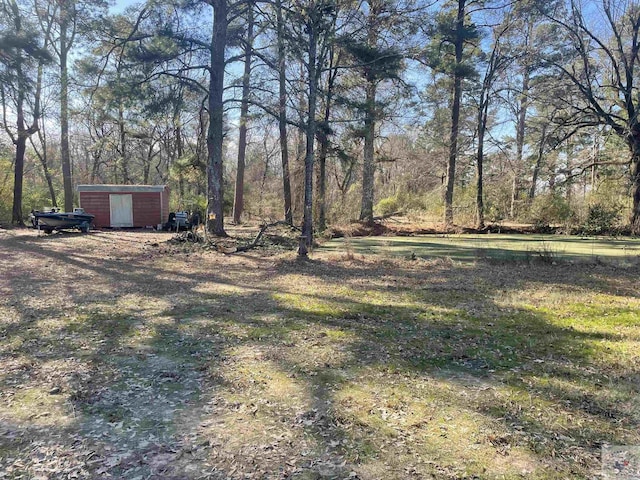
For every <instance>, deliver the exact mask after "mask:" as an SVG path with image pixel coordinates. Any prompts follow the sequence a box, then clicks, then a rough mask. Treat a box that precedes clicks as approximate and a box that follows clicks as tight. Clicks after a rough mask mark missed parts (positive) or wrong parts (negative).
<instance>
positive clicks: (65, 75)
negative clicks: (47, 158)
mask: <svg viewBox="0 0 640 480" xmlns="http://www.w3.org/2000/svg"><path fill="white" fill-rule="evenodd" d="M68 26H69V18H68V16H67V8H66V7H65V6H63V5H62V2H61V6H60V158H61V160H62V180H63V185H64V210H65V212H71V211H73V182H72V178H71V175H72V174H71V155H70V152H69V70H68V66H67V53H68V51H69V45H68V44H67V40H68V39H67V30H68Z"/></svg>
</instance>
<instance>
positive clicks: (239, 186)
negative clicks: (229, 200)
mask: <svg viewBox="0 0 640 480" xmlns="http://www.w3.org/2000/svg"><path fill="white" fill-rule="evenodd" d="M248 8H249V10H248V12H247V47H246V51H245V58H244V74H243V76H242V104H241V105H240V131H239V134H238V166H237V170H236V188H235V195H234V200H233V221H234V223H236V224H239V223H240V220H241V217H242V211H243V210H244V168H245V156H246V153H247V121H248V118H249V92H250V87H251V85H250V80H251V53H252V49H253V5H251V4H250V5H249V6H248Z"/></svg>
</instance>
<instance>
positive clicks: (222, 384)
mask: <svg viewBox="0 0 640 480" xmlns="http://www.w3.org/2000/svg"><path fill="white" fill-rule="evenodd" d="M170 238H171V237H170V236H168V235H163V234H152V233H146V232H96V233H95V234H91V235H88V236H82V235H72V234H68V235H65V234H62V235H54V236H50V237H39V236H37V235H35V234H34V233H33V232H25V231H14V232H9V233H6V232H5V233H3V236H2V237H0V260H2V261H3V265H4V267H3V269H6V270H5V271H3V272H2V273H3V275H1V276H0V291H1V292H3V295H2V297H1V300H0V357H1V360H2V363H3V367H4V368H3V371H2V373H0V382H1V387H0V478H11V479H17V478H43V479H44V478H47V479H58V478H60V479H62V478H64V479H69V478H79V479H80V478H98V477H99V478H125V479H132V480H137V479H161V478H162V479H199V478H211V479H227V478H228V479H245V478H260V479H262V478H265V479H266V478H273V479H284V478H300V479H310V478H313V479H324V478H326V479H342V478H356V479H357V478H362V479H365V478H366V479H374V478H398V479H402V478H472V477H473V476H474V475H480V476H482V475H484V476H487V477H488V478H492V477H498V476H501V475H511V476H514V475H515V476H528V475H530V474H531V473H536V474H537V475H538V476H540V477H542V478H545V477H546V476H548V477H549V478H552V477H553V476H554V475H556V473H557V472H558V471H559V472H563V473H562V475H563V476H565V477H573V476H575V477H576V478H578V477H580V476H582V475H586V473H585V472H588V471H591V470H592V469H593V468H594V467H595V465H597V461H598V453H599V450H598V449H599V447H600V445H602V444H603V443H606V442H609V443H611V442H618V443H620V442H628V443H633V442H638V441H640V439H639V438H638V436H637V430H636V429H634V425H637V423H638V419H636V418H634V416H633V413H632V411H633V404H634V403H633V400H634V399H635V398H636V396H637V392H636V391H634V390H633V389H632V388H631V386H630V385H631V383H632V382H627V381H621V383H620V388H618V389H617V390H616V391H615V392H613V393H614V394H615V395H617V397H616V400H617V402H616V401H612V399H611V394H609V393H606V392H603V393H601V394H598V395H590V396H587V395H586V394H584V395H583V397H581V399H576V398H574V397H575V394H574V393H573V391H574V390H576V389H577V388H578V386H579V387H580V388H582V389H586V388H587V387H585V386H584V383H585V382H588V381H591V380H593V379H594V378H595V379H596V380H597V381H598V382H600V383H601V384H604V382H605V381H606V380H607V378H609V376H611V374H612V371H613V370H615V374H616V375H618V378H622V377H623V376H624V375H626V374H627V373H629V372H631V371H632V369H633V368H634V365H637V356H635V355H634V354H631V355H626V356H624V355H623V356H621V357H620V358H618V359H617V360H616V362H613V361H612V356H613V355H615V354H616V352H618V351H617V350H614V352H612V354H611V355H610V354H609V353H607V350H606V348H611V347H607V346H604V347H603V348H602V349H600V343H598V342H599V340H597V338H596V339H595V340H594V341H593V342H592V341H591V340H590V339H588V338H587V339H585V340H579V341H578V340H575V339H574V338H573V337H574V336H575V335H576V333H575V332H568V331H567V330H566V329H564V327H561V328H558V327H557V326H554V325H553V322H551V321H550V320H548V319H543V318H542V315H540V314H535V315H534V314H532V313H531V311H530V310H529V309H528V308H522V306H521V302H522V301H523V299H524V298H527V297H531V295H529V294H528V293H527V292H528V291H532V290H531V289H533V288H535V284H536V282H537V278H540V277H543V278H545V285H546V287H545V288H548V289H553V288H554V287H553V286H552V285H553V284H557V285H558V289H559V290H560V291H563V292H565V293H567V292H568V293H569V294H571V292H574V291H575V292H578V291H579V293H580V295H591V297H592V298H596V297H597V295H601V294H602V292H603V291H605V290H606V286H607V285H609V284H608V283H607V282H608V281H609V279H611V283H610V285H615V290H616V291H622V289H628V290H632V289H633V286H632V285H633V284H632V282H633V280H632V279H633V278H634V275H635V274H636V272H633V271H625V272H620V271H610V270H607V268H605V267H600V268H599V270H598V271H597V272H596V273H597V276H598V281H599V282H600V284H601V286H599V287H597V288H595V287H592V286H591V285H590V284H589V282H588V280H586V278H588V277H589V276H590V275H591V274H592V272H590V271H586V270H585V269H582V268H578V267H575V268H573V267H572V271H569V272H568V271H566V270H563V271H559V269H551V268H550V267H549V266H540V267H536V268H539V269H540V271H538V272H535V274H531V273H525V272H524V270H523V269H524V268H525V267H523V266H520V265H515V266H513V267H512V268H507V267H504V266H495V265H494V266H489V267H487V268H485V267H482V268H478V267H477V266H476V267H467V266H462V265H456V264H454V263H452V262H447V261H432V262H424V261H413V262H404V261H392V260H389V259H375V260H370V259H354V258H351V257H349V258H340V257H336V256H329V257H321V256H319V257H318V259H317V260H313V261H311V262H309V263H299V262H297V261H295V260H294V259H293V258H292V257H291V256H290V255H287V254H281V255H274V254H273V252H271V253H270V254H269V255H268V256H265V255H263V253H261V252H259V251H258V252H252V254H247V255H243V256H240V255H238V256H231V257H230V256H223V255H221V254H218V253H216V252H215V251H208V250H206V249H202V248H199V247H198V246H195V245H193V246H192V245H188V244H187V245H182V244H180V245H176V244H173V243H171V242H168V241H167V240H170ZM5 260H6V262H5ZM526 268H528V266H526ZM496 269H497V271H496ZM578 283H580V284H581V285H580V286H578V285H577V284H578ZM549 285H551V286H549ZM602 285H604V286H602ZM611 288H613V287H611ZM500 289H505V290H508V295H499V296H498V297H499V298H494V295H495V292H496V291H498V290H500ZM4 294H6V295H4ZM612 301H613V302H616V303H618V304H632V305H633V306H637V298H636V299H635V300H634V299H633V298H631V299H629V298H624V297H619V296H618V297H615V298H613V300H612ZM539 302H541V308H549V305H548V301H547V304H545V303H544V302H545V300H544V299H540V300H539ZM630 302H631V303H630ZM634 302H635V303H634ZM551 306H552V307H558V306H557V305H551ZM570 317H571V316H570V315H568V318H570ZM559 318H560V317H559ZM561 318H565V317H564V316H563V317H561ZM522 321H525V322H528V326H529V329H531V332H529V333H527V332H521V331H519V330H521V329H520V327H519V325H520V322H522ZM516 332H517V334H516ZM496 336H497V337H496ZM509 336H511V337H514V338H516V341H513V339H511V340H509V338H511V337H509ZM536 339H538V340H536ZM539 339H542V340H539ZM518 342H523V343H518ZM527 342H528V343H527ZM559 342H560V343H564V344H566V345H565V346H564V347H563V349H562V348H561V349H560V350H558V346H557V345H558V343H559ZM527 345H528V346H527ZM594 345H596V347H597V348H598V349H597V351H596V350H593V349H594V348H596V347H594ZM585 346H588V347H589V348H590V349H591V350H590V351H589V352H585V351H584V347H585ZM569 347H571V348H569ZM614 347H616V348H618V347H617V346H616V345H614ZM586 365H588V367H587V366H586ZM569 372H574V373H569ZM545 378H547V379H551V380H554V381H548V380H545ZM563 378H564V379H566V380H565V383H566V382H569V383H568V386H567V385H564V384H562V385H564V386H562V388H560V386H559V385H561V383H559V382H558V381H555V379H563ZM554 382H555V383H554ZM598 382H596V383H594V385H597V384H598ZM568 387H572V388H573V390H572V389H571V388H568ZM572 402H573V403H572ZM625 405H627V407H625ZM616 408H617V410H616ZM556 411H557V412H558V413H559V414H560V415H558V414H556ZM482 472H485V473H484V474H483V473H482ZM554 472H556V473H554Z"/></svg>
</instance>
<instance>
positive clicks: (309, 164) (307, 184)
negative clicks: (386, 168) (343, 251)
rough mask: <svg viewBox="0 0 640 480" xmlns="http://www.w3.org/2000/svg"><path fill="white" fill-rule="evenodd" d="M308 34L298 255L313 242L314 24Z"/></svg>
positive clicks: (303, 254) (315, 45)
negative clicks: (306, 97)
mask: <svg viewBox="0 0 640 480" xmlns="http://www.w3.org/2000/svg"><path fill="white" fill-rule="evenodd" d="M308 35H309V57H308V61H309V64H308V65H307V71H308V75H309V110H308V111H309V113H308V117H307V125H306V132H305V133H306V137H307V142H306V151H305V157H304V215H303V220H302V235H301V238H300V246H299V248H298V256H300V257H306V256H307V253H308V252H309V249H310V248H311V245H312V244H313V163H314V152H313V147H314V141H315V135H316V97H317V88H318V83H317V82H318V79H317V75H316V56H317V44H316V31H315V25H312V24H311V22H309V24H308Z"/></svg>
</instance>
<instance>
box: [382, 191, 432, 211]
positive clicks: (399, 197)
mask: <svg viewBox="0 0 640 480" xmlns="http://www.w3.org/2000/svg"><path fill="white" fill-rule="evenodd" d="M424 209H425V197H424V195H421V194H418V193H411V192H408V191H406V190H400V191H399V192H398V193H396V194H395V195H392V196H390V197H386V198H383V199H381V200H380V201H379V202H378V203H377V204H376V206H375V207H374V211H375V212H376V214H377V215H389V214H392V213H394V212H404V213H406V212H411V211H424Z"/></svg>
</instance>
